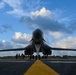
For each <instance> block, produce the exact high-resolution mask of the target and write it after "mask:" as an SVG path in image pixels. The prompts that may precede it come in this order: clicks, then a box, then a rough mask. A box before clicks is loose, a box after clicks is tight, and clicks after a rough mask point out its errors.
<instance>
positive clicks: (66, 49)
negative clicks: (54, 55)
mask: <svg viewBox="0 0 76 75" xmlns="http://www.w3.org/2000/svg"><path fill="white" fill-rule="evenodd" d="M51 50H61V51H76V49H71V48H70V49H68V48H51Z"/></svg>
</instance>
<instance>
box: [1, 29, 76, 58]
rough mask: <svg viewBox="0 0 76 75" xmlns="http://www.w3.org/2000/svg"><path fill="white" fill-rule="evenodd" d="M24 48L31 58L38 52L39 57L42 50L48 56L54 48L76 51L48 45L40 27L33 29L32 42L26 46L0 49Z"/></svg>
mask: <svg viewBox="0 0 76 75" xmlns="http://www.w3.org/2000/svg"><path fill="white" fill-rule="evenodd" d="M22 50H24V54H25V55H28V56H30V58H32V57H33V54H34V53H35V52H36V53H37V56H36V58H37V59H39V57H40V54H39V53H40V52H41V53H42V54H43V55H44V56H46V58H47V57H48V55H51V54H52V50H63V51H76V49H68V48H53V47H50V46H48V45H47V44H46V43H45V39H44V37H43V32H42V31H41V30H40V29H36V30H35V31H33V34H32V39H31V41H30V44H29V45H28V46H26V47H25V48H16V49H5V50H0V52H4V51H22Z"/></svg>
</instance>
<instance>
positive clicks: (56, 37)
mask: <svg viewBox="0 0 76 75" xmlns="http://www.w3.org/2000/svg"><path fill="white" fill-rule="evenodd" d="M49 35H51V36H52V37H53V38H54V39H59V38H61V37H62V36H63V33H61V32H51V31H50V32H49Z"/></svg>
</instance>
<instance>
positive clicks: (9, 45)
mask: <svg viewBox="0 0 76 75" xmlns="http://www.w3.org/2000/svg"><path fill="white" fill-rule="evenodd" d="M7 48H13V45H12V43H10V42H8V41H5V40H0V49H7Z"/></svg>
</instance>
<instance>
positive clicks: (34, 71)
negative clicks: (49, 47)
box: [24, 60, 60, 75]
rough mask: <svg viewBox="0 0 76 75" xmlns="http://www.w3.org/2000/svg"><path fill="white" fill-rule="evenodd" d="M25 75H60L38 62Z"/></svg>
mask: <svg viewBox="0 0 76 75" xmlns="http://www.w3.org/2000/svg"><path fill="white" fill-rule="evenodd" d="M24 75H60V74H58V73H57V72H56V71H54V70H53V69H52V68H50V67H49V66H47V65H46V64H44V63H43V62H41V61H40V60H37V61H36V62H35V63H34V64H33V65H32V66H31V67H30V68H29V69H28V70H27V72H26V73H24Z"/></svg>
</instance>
